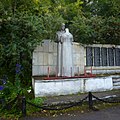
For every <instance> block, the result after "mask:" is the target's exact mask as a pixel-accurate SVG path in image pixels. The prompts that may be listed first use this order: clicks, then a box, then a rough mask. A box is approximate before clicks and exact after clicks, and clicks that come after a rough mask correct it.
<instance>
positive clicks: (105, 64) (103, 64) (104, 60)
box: [101, 48, 107, 66]
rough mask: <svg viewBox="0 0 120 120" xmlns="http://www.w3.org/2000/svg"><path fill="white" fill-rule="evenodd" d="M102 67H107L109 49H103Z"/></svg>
mask: <svg viewBox="0 0 120 120" xmlns="http://www.w3.org/2000/svg"><path fill="white" fill-rule="evenodd" d="M101 61H102V66H107V48H101Z"/></svg>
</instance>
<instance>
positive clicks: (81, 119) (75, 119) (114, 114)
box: [21, 105, 120, 120]
mask: <svg viewBox="0 0 120 120" xmlns="http://www.w3.org/2000/svg"><path fill="white" fill-rule="evenodd" d="M21 120H120V105H119V106H116V107H111V108H107V109H104V110H100V111H91V112H88V113H83V114H82V113H80V112H79V111H78V112H75V113H72V114H64V115H59V116H56V117H41V118H40V117H39V118H37V117H36V118H32V117H26V118H24V119H21Z"/></svg>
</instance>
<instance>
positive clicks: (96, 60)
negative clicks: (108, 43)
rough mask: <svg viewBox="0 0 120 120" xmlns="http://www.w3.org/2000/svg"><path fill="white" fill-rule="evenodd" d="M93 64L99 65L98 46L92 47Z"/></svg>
mask: <svg viewBox="0 0 120 120" xmlns="http://www.w3.org/2000/svg"><path fill="white" fill-rule="evenodd" d="M94 66H100V48H99V47H95V48H94Z"/></svg>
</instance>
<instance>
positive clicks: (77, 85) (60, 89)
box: [33, 77, 113, 97]
mask: <svg viewBox="0 0 120 120" xmlns="http://www.w3.org/2000/svg"><path fill="white" fill-rule="evenodd" d="M33 89H34V94H35V97H41V96H58V95H68V94H75V93H78V92H81V93H84V92H89V91H91V92H99V91H107V90H112V89H113V81H112V77H96V78H75V79H56V80H34V79H33Z"/></svg>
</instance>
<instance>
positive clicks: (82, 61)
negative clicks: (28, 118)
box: [32, 40, 120, 76]
mask: <svg viewBox="0 0 120 120" xmlns="http://www.w3.org/2000/svg"><path fill="white" fill-rule="evenodd" d="M88 46H89V47H106V48H112V47H114V48H120V45H119V46H117V45H116V46H115V45H102V44H93V45H82V44H79V43H76V42H73V61H74V72H75V74H83V73H84V66H86V47H88ZM56 65H57V43H55V42H53V41H50V40H44V41H43V43H42V44H41V45H39V46H38V47H36V49H35V50H34V52H33V65H32V76H40V75H47V74H48V67H49V68H50V74H51V75H55V74H56ZM85 68H86V71H87V73H90V72H91V71H90V69H91V67H87V66H86V67H85ZM92 69H93V70H92V72H93V73H94V74H106V73H120V66H99V67H95V66H93V67H92Z"/></svg>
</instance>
